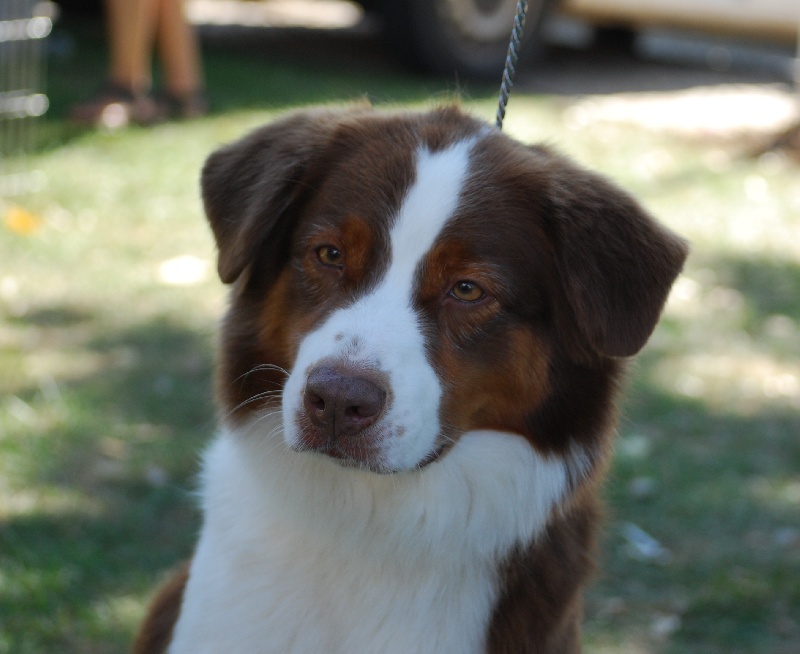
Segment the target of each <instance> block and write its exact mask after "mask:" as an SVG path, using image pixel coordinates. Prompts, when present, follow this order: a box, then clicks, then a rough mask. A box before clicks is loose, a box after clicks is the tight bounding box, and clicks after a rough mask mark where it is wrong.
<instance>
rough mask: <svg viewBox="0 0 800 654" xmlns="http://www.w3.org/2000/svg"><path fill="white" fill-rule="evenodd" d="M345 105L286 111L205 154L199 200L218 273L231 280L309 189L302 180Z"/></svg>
mask: <svg viewBox="0 0 800 654" xmlns="http://www.w3.org/2000/svg"><path fill="white" fill-rule="evenodd" d="M348 115H350V112H348V111H337V110H316V111H304V112H298V113H294V114H290V115H289V116H287V117H284V118H282V119H280V120H278V121H276V122H273V123H271V124H269V125H267V126H265V127H262V128H260V129H257V130H256V131H254V132H252V133H251V134H249V135H247V136H245V137H244V138H242V139H240V140H238V141H236V142H234V143H231V144H229V145H226V146H224V147H222V148H220V149H219V150H217V151H216V152H214V153H213V154H212V155H211V156H209V158H208V159H207V161H206V163H205V166H204V167H203V172H202V176H201V187H202V194H203V204H204V206H205V211H206V216H207V217H208V221H209V223H211V229H212V231H213V232H214V237H215V239H216V241H217V248H218V249H219V260H218V270H219V276H220V278H221V279H222V281H223V282H225V283H226V284H230V283H233V282H234V281H236V279H237V278H238V277H239V276H240V275H241V274H242V272H243V271H244V270H245V269H246V268H247V266H248V265H249V264H251V263H252V262H253V260H254V258H255V257H256V254H257V252H258V249H259V247H261V246H262V245H263V244H264V243H265V242H266V240H267V239H268V238H269V237H271V236H273V235H274V232H275V231H276V230H278V229H279V224H280V222H281V221H280V219H281V217H282V216H283V215H284V214H285V213H286V212H287V210H289V208H290V207H291V206H292V205H293V203H294V202H296V201H297V200H298V198H299V197H300V196H301V195H302V194H303V193H305V192H307V191H308V190H309V189H308V187H307V185H305V186H304V184H303V181H304V179H305V177H306V173H307V171H308V169H309V167H310V166H312V164H313V163H314V162H315V161H316V160H317V159H319V158H320V157H321V156H322V154H323V153H324V151H325V147H326V145H327V143H328V141H329V139H330V138H331V135H332V134H333V132H334V131H335V129H336V127H337V125H338V124H339V123H340V122H341V121H342V120H343V119H344V118H345V117H346V116H348Z"/></svg>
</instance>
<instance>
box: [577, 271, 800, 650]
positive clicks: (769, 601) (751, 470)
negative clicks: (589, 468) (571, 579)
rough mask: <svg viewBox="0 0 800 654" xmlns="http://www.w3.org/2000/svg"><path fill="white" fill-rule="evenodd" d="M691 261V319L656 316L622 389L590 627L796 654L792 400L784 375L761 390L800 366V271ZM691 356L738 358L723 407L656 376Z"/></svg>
mask: <svg viewBox="0 0 800 654" xmlns="http://www.w3.org/2000/svg"><path fill="white" fill-rule="evenodd" d="M698 259H699V260H695V261H694V262H693V269H694V270H693V271H690V275H691V274H694V275H695V276H696V277H697V278H700V279H703V278H706V277H709V275H707V272H708V271H713V275H711V276H710V277H709V279H708V281H707V282H706V283H705V288H704V290H703V291H702V292H701V294H700V296H699V297H698V298H697V302H698V303H699V304H700V305H701V306H703V310H702V311H701V313H702V315H700V316H697V317H695V318H692V319H691V323H692V324H689V323H687V322H685V321H684V320H680V321H676V320H675V319H674V318H669V317H668V318H667V319H665V320H664V322H663V323H662V326H661V328H660V329H662V330H663V332H664V334H665V335H666V337H662V338H659V339H656V341H655V343H653V344H652V345H651V347H649V348H648V349H646V350H645V352H644V353H643V355H642V356H641V357H640V358H639V359H638V362H637V366H636V372H635V375H634V377H633V379H632V382H631V385H630V388H629V389H628V393H627V398H626V402H625V412H624V415H625V418H624V420H623V422H622V428H621V432H622V434H621V437H620V438H619V440H618V442H617V453H616V457H615V461H614V465H613V467H612V471H611V475H610V479H609V483H608V486H607V489H606V491H607V495H608V505H609V507H610V520H609V525H608V538H607V542H606V544H605V548H604V557H603V560H604V564H603V572H602V575H601V578H600V580H599V583H598V585H597V587H596V588H594V589H593V590H592V591H591V593H590V598H591V601H590V604H589V612H588V613H589V618H590V620H589V632H590V633H591V634H593V635H594V636H595V637H596V638H598V639H599V640H600V641H601V642H602V641H603V640H604V638H605V639H608V638H609V637H610V636H613V639H612V640H614V639H615V642H632V643H634V644H635V643H638V646H640V647H641V648H642V651H648V652H650V651H652V652H659V653H675V654H678V653H680V654H688V653H690V652H701V651H702V652H704V654H716V653H720V654H721V653H723V652H724V653H726V654H728V653H731V652H739V653H745V652H747V653H753V654H755V653H761V652H767V651H769V652H775V653H785V654H788V653H789V652H796V651H800V619H798V616H800V586H799V585H798V584H797V583H796V581H797V579H799V578H800V477H798V471H800V411H799V410H798V409H800V404H799V403H798V402H799V400H800V398H799V396H798V391H797V388H796V384H797V381H798V380H797V379H796V377H794V376H792V374H791V373H786V380H787V382H786V383H787V384H789V386H788V387H787V388H785V389H784V390H785V391H786V392H784V393H771V392H770V389H771V388H772V387H771V386H770V380H769V379H767V376H768V375H774V374H782V373H780V370H781V366H786V367H787V369H788V370H789V371H791V370H796V369H797V367H798V365H800V338H799V336H800V324H799V321H800V295H798V293H797V289H798V288H800V266H798V265H797V264H795V263H793V262H791V261H780V260H774V259H762V258H747V257H736V256H718V257H710V256H701V257H698ZM702 269H704V270H705V272H701V270H702ZM719 295H724V296H725V297H727V298H729V300H728V301H727V303H724V304H723V307H722V308H720V307H717V306H715V305H714V302H706V300H707V299H708V298H713V297H714V296H719ZM730 298H733V301H730ZM690 331H691V332H694V333H690ZM743 334H744V335H746V336H744V337H743ZM728 347H729V348H730V353H729V354H726V348H728ZM742 348H746V349H742ZM692 353H697V354H700V355H703V356H706V359H708V356H709V355H711V356H712V358H711V359H708V360H713V357H714V356H722V357H727V358H729V359H730V360H738V361H740V362H745V363H740V364H739V365H738V367H737V368H735V369H736V370H737V371H739V372H738V373H737V375H735V376H733V377H732V378H730V379H727V380H725V379H723V380H722V383H723V384H727V385H728V386H729V387H730V388H732V389H734V390H732V391H728V392H730V394H731V397H730V399H726V400H724V401H720V399H718V398H717V399H713V400H712V399H711V398H710V397H709V396H708V395H707V394H704V393H700V394H699V395H694V394H691V395H687V394H682V393H680V392H679V390H677V389H679V388H680V385H678V384H676V385H672V382H674V380H665V377H664V375H663V373H659V374H656V370H657V368H658V366H659V364H660V363H661V362H662V361H663V360H665V359H669V357H670V356H672V355H676V356H683V355H691V354H692ZM720 353H722V354H720ZM706 359H704V360H706ZM747 361H752V362H753V366H752V368H749V367H748V364H747V363H746V362H747ZM765 361H767V362H768V365H767V364H764V362H765ZM765 370H766V372H765ZM776 370H777V371H778V372H775V371H776ZM693 374H694V373H693ZM699 374H702V371H700V373H699ZM717 383H720V382H719V380H717ZM792 384H794V386H792ZM736 389H739V390H736ZM742 389H745V390H742ZM793 389H794V390H793ZM737 393H745V395H746V397H742V398H741V399H737ZM722 397H723V398H725V397H727V396H726V395H725V394H723V395H722ZM625 522H632V523H635V524H637V525H639V526H640V527H642V528H643V529H644V530H645V531H647V532H648V533H649V534H651V535H653V536H654V537H655V538H656V539H657V540H658V541H659V542H660V543H661V544H662V545H663V546H664V547H665V548H667V550H668V551H669V552H670V558H669V561H668V562H667V563H665V564H663V565H659V564H657V563H655V562H654V561H642V560H638V559H637V558H636V557H632V556H631V555H630V547H629V544H628V543H627V542H626V539H625V538H624V537H623V535H622V523H625ZM664 625H667V626H666V627H665V626H664ZM664 629H666V631H664Z"/></svg>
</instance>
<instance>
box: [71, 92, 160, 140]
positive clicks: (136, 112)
mask: <svg viewBox="0 0 800 654" xmlns="http://www.w3.org/2000/svg"><path fill="white" fill-rule="evenodd" d="M165 119H166V116H165V115H164V111H163V110H162V109H161V108H160V107H159V106H158V104H157V103H156V101H155V100H154V99H153V98H152V97H151V96H150V95H148V94H147V93H134V92H132V91H131V90H130V89H127V88H125V87H123V86H120V85H119V84H115V83H114V82H110V81H109V82H106V83H105V84H104V85H103V86H102V87H101V88H100V90H99V91H98V92H97V93H96V94H95V95H94V97H92V98H91V99H89V100H86V101H85V102H82V103H81V104H78V105H76V106H75V107H73V109H72V111H71V112H70V120H71V121H72V122H73V123H77V124H79V125H85V126H91V127H105V128H107V129H120V128H122V127H127V126H128V125H129V124H131V123H135V124H137V125H152V124H154V123H157V122H160V121H163V120H165Z"/></svg>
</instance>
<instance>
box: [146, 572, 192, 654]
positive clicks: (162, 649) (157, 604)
mask: <svg viewBox="0 0 800 654" xmlns="http://www.w3.org/2000/svg"><path fill="white" fill-rule="evenodd" d="M189 563H190V562H189V561H186V562H184V563H183V564H182V565H181V566H180V567H179V568H178V569H177V570H175V571H174V572H173V573H172V574H171V575H170V577H169V578H168V579H167V581H165V582H164V584H163V585H162V586H161V588H159V590H158V592H157V593H156V595H155V597H154V598H153V600H152V601H151V602H150V606H149V607H148V610H147V617H146V618H145V619H144V621H143V622H142V624H141V626H140V627H139V632H138V633H137V635H136V640H135V642H134V645H133V654H164V653H166V651H167V648H168V647H169V643H170V640H171V639H172V630H173V628H174V627H175V623H176V622H177V621H178V616H179V615H180V612H181V603H182V602H183V592H184V589H185V588H186V582H187V581H188V579H189Z"/></svg>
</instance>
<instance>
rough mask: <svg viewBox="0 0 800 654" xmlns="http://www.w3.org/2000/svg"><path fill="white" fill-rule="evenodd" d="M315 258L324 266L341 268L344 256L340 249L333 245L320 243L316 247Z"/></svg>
mask: <svg viewBox="0 0 800 654" xmlns="http://www.w3.org/2000/svg"><path fill="white" fill-rule="evenodd" d="M317 259H319V261H320V263H321V264H323V265H325V266H335V267H337V268H341V266H342V260H343V259H344V257H343V256H342V251H341V250H340V249H339V248H337V247H336V246H335V245H322V246H320V247H318V248H317Z"/></svg>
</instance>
